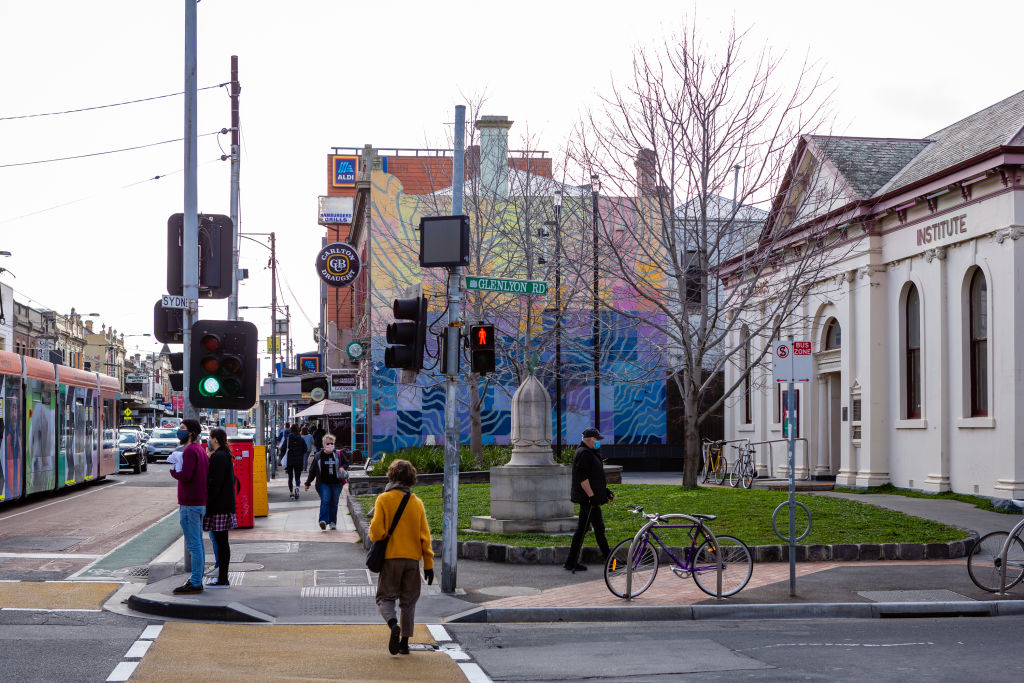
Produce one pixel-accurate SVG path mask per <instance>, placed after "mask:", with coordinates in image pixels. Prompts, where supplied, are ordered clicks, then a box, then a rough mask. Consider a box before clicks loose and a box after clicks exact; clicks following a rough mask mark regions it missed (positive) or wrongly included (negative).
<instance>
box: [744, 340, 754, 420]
mask: <svg viewBox="0 0 1024 683" xmlns="http://www.w3.org/2000/svg"><path fill="white" fill-rule="evenodd" d="M741 334H742V336H743V369H744V370H745V371H746V373H747V376H746V377H744V378H743V422H744V424H750V423H752V422H753V419H752V418H753V416H752V415H751V410H750V330H748V329H747V326H746V325H744V326H743V330H742V332H741Z"/></svg>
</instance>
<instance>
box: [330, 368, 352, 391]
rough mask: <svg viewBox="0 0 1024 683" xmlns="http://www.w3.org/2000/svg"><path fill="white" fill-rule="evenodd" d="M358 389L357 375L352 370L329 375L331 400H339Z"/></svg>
mask: <svg viewBox="0 0 1024 683" xmlns="http://www.w3.org/2000/svg"><path fill="white" fill-rule="evenodd" d="M358 388H359V375H357V374H356V372H355V371H354V370H351V371H341V372H332V373H331V398H339V397H341V396H342V395H343V394H350V393H352V392H353V391H355V390H356V389H358Z"/></svg>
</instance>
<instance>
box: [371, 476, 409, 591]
mask: <svg viewBox="0 0 1024 683" xmlns="http://www.w3.org/2000/svg"><path fill="white" fill-rule="evenodd" d="M411 495H412V491H409V492H408V493H406V494H405V497H404V498H402V502H401V503H399V504H398V510H397V511H396V512H395V518H394V519H393V520H391V528H390V529H388V535H387V536H385V537H384V538H382V539H380V540H379V541H374V542H373V545H371V546H370V549H369V550H367V551H366V568H367V569H369V570H370V571H371V572H374V573H376V572H379V571H380V570H381V569H383V568H384V553H386V552H387V549H388V541H389V540H390V539H391V534H393V533H395V527H396V526H398V520H399V519H401V518H402V512H404V511H405V504H406V503H408V502H409V496H411Z"/></svg>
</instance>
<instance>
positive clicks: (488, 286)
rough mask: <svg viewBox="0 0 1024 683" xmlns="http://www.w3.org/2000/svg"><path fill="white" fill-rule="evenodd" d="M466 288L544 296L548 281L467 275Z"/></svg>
mask: <svg viewBox="0 0 1024 683" xmlns="http://www.w3.org/2000/svg"><path fill="white" fill-rule="evenodd" d="M466 289H475V290H478V291H482V292H503V293H506V294H525V295H527V296H544V295H546V294H547V293H548V283H546V282H540V281H539V280H507V279H505V278H500V277H479V276H476V275H467V276H466Z"/></svg>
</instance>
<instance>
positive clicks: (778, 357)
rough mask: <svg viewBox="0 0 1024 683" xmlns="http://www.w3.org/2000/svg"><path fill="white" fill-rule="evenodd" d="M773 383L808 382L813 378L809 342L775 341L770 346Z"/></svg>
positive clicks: (812, 363) (812, 360)
mask: <svg viewBox="0 0 1024 683" xmlns="http://www.w3.org/2000/svg"><path fill="white" fill-rule="evenodd" d="M772 357H773V363H772V371H773V375H774V377H775V382H776V383H778V384H782V383H786V382H810V381H811V379H812V378H813V377H814V359H813V356H812V355H811V342H807V341H777V342H774V343H773V345H772Z"/></svg>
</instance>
